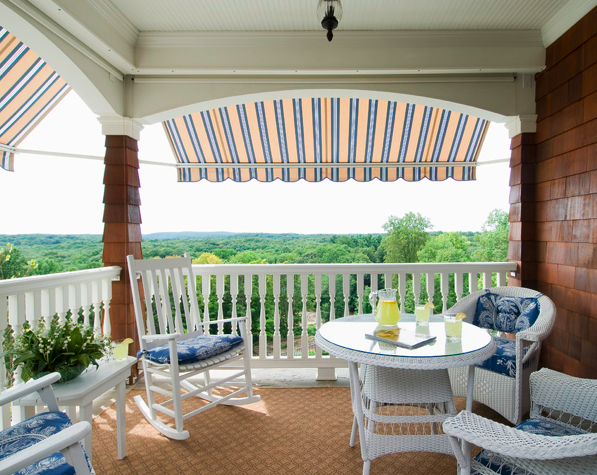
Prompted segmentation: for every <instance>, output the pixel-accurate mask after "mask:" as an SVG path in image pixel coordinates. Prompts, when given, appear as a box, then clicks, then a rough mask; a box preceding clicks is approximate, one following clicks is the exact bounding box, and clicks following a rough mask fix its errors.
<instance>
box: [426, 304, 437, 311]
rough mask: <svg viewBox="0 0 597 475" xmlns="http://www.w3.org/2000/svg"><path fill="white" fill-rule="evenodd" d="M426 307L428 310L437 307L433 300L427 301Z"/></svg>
mask: <svg viewBox="0 0 597 475" xmlns="http://www.w3.org/2000/svg"><path fill="white" fill-rule="evenodd" d="M425 308H426V309H427V310H429V309H430V308H435V305H433V302H427V303H426V304H425Z"/></svg>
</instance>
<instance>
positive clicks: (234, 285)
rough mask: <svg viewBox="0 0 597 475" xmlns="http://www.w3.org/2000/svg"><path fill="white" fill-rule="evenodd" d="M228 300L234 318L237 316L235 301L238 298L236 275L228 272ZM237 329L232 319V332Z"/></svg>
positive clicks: (236, 324)
mask: <svg viewBox="0 0 597 475" xmlns="http://www.w3.org/2000/svg"><path fill="white" fill-rule="evenodd" d="M230 300H231V303H232V310H231V314H232V318H236V317H237V316H238V314H237V310H236V303H237V300H238V275H236V274H230ZM237 329H238V323H237V322H235V321H233V322H232V333H236V332H237Z"/></svg>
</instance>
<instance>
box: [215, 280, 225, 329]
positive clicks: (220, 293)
mask: <svg viewBox="0 0 597 475" xmlns="http://www.w3.org/2000/svg"><path fill="white" fill-rule="evenodd" d="M216 297H217V299H218V320H222V319H223V318H224V275H223V274H222V275H218V276H216ZM222 333H224V324H223V323H218V335H221V334H222Z"/></svg>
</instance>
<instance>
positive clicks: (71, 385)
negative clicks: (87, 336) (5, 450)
mask: <svg viewBox="0 0 597 475" xmlns="http://www.w3.org/2000/svg"><path fill="white" fill-rule="evenodd" d="M136 362H137V358H135V357H134V356H128V357H127V358H126V359H122V360H108V361H104V362H101V363H100V365H99V368H98V369H97V370H96V369H95V366H90V367H89V369H87V370H86V371H85V372H84V373H83V374H81V375H80V376H79V377H77V378H75V379H73V380H72V381H69V382H67V383H56V384H54V385H52V388H53V389H54V393H55V394H56V399H57V400H58V405H59V406H70V407H72V406H79V419H80V420H82V421H87V422H89V423H92V420H93V400H94V399H96V398H98V397H99V396H101V395H102V394H104V393H105V392H107V391H109V390H110V389H112V388H115V389H116V431H117V444H118V458H119V459H122V458H124V457H125V456H126V398H125V389H126V380H127V379H128V377H129V376H130V374H131V366H133V365H134V364H135V363H136ZM14 404H15V405H19V406H37V405H42V404H43V403H42V401H41V399H40V398H39V397H38V396H37V393H33V394H30V395H28V396H26V397H23V398H21V399H19V400H18V401H15V402H14ZM84 445H85V450H86V452H87V455H88V456H89V461H90V462H91V461H92V449H91V433H90V434H89V435H88V436H87V437H85V441H84Z"/></svg>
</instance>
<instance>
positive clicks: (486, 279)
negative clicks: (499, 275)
mask: <svg viewBox="0 0 597 475" xmlns="http://www.w3.org/2000/svg"><path fill="white" fill-rule="evenodd" d="M491 275H492V274H491V272H483V288H484V289H488V288H489V287H491V285H492V284H491Z"/></svg>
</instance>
